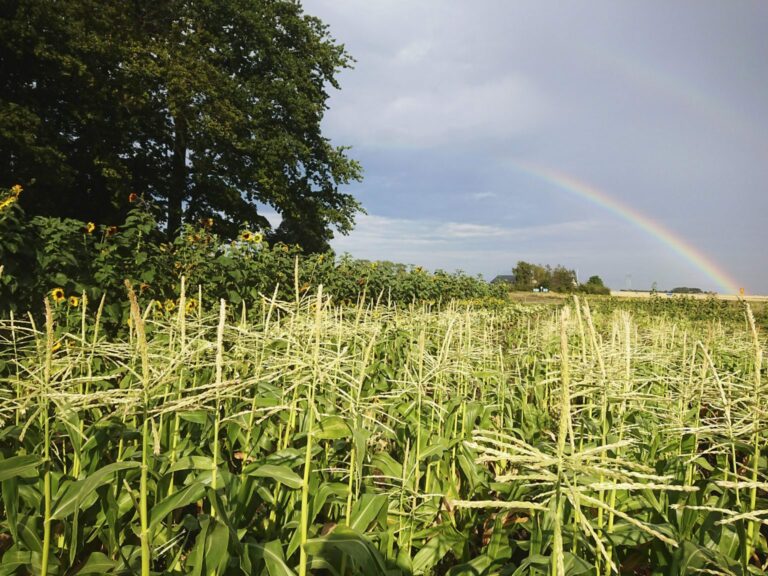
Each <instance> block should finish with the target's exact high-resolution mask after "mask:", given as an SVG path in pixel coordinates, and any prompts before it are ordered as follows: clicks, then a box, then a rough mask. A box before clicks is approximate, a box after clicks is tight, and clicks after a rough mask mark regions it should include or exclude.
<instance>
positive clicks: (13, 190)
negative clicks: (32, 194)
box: [11, 184, 24, 198]
mask: <svg viewBox="0 0 768 576" xmlns="http://www.w3.org/2000/svg"><path fill="white" fill-rule="evenodd" d="M23 191H24V188H22V187H21V184H14V185H13V186H11V194H12V195H13V197H14V198H18V197H19V194H21V193H22V192H23Z"/></svg>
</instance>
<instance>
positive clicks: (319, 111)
mask: <svg viewBox="0 0 768 576" xmlns="http://www.w3.org/2000/svg"><path fill="white" fill-rule="evenodd" d="M350 63H351V59H350V57H349V56H348V55H347V53H346V52H345V51H344V48H343V46H341V45H339V44H337V43H335V41H334V40H333V39H332V38H331V37H330V35H329V33H328V30H327V27H326V26H325V25H324V24H323V23H322V22H321V21H319V20H318V19H316V18H313V17H311V16H307V15H305V14H304V13H303V11H302V7H301V5H300V4H299V3H296V2H292V1H287V0H217V1H211V0H194V1H186V0H184V1H182V0H167V1H161V2H157V1H149V0H137V1H130V2H125V1H122V0H107V1H103V0H68V1H66V2H56V1H53V0H19V1H7V2H3V3H2V5H1V6H0V66H1V67H2V70H3V74H2V75H0V94H1V95H0V174H2V176H0V185H4V186H11V185H13V184H16V183H20V184H22V185H24V187H25V188H26V189H27V193H26V194H25V195H24V197H23V198H22V199H21V202H22V205H23V206H24V207H25V209H26V210H27V211H28V213H29V214H33V215H47V216H58V217H63V218H75V219H78V220H83V221H94V222H121V221H123V220H124V218H125V217H126V215H127V213H128V212H129V210H130V205H129V202H128V197H129V194H130V193H131V192H134V193H138V194H140V195H143V196H144V197H146V198H147V199H148V200H149V199H151V200H153V201H154V205H156V206H157V209H158V214H157V215H156V216H158V218H159V220H160V221H162V222H164V223H165V224H166V226H167V228H168V231H169V232H170V233H171V236H172V237H173V236H175V235H176V234H178V232H179V231H180V229H181V225H182V223H183V222H187V223H191V222H196V221H198V220H199V219H200V218H204V217H205V218H207V217H214V218H215V227H216V230H217V231H218V232H219V233H220V234H222V235H225V236H229V237H232V236H234V234H236V232H237V231H238V230H239V229H240V227H242V226H243V225H244V224H245V223H246V222H249V223H250V224H251V225H259V226H262V227H263V226H266V224H267V223H266V220H264V218H263V217H262V216H261V215H260V214H259V210H258V208H257V205H259V203H260V204H261V205H268V206H271V207H272V208H274V209H275V210H277V211H278V212H280V213H281V214H283V216H284V222H285V224H284V226H282V227H281V230H280V231H279V232H278V235H279V239H280V240H282V241H285V242H290V243H296V242H298V243H301V244H302V245H304V246H305V247H306V249H307V250H309V251H323V250H325V249H326V248H327V240H328V239H329V238H330V237H332V232H331V228H336V229H337V230H339V231H340V232H342V233H346V232H348V231H349V230H350V229H351V227H352V224H353V218H354V214H355V213H356V212H357V211H358V210H359V205H358V203H357V202H356V201H355V200H354V199H353V198H352V197H351V196H350V195H349V194H346V193H342V192H341V191H340V190H339V186H341V185H344V184H347V183H349V182H351V181H353V180H357V179H359V178H360V167H359V166H358V164H357V163H356V162H354V161H353V160H350V159H349V158H348V157H347V155H346V151H345V149H344V147H334V146H332V145H331V143H330V142H329V141H328V140H327V139H326V138H325V137H324V136H323V135H322V132H321V127H320V124H321V121H322V118H323V114H324V112H325V110H326V100H327V98H328V93H327V88H328V87H329V86H330V87H335V88H338V85H337V83H336V80H335V76H336V74H337V73H338V72H339V71H340V70H341V69H343V68H347V67H349V66H350Z"/></svg>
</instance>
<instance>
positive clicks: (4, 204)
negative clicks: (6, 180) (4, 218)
mask: <svg viewBox="0 0 768 576" xmlns="http://www.w3.org/2000/svg"><path fill="white" fill-rule="evenodd" d="M15 202H16V198H15V197H14V196H8V198H6V199H5V200H3V201H0V212H2V211H3V210H5V209H6V208H8V206H10V205H11V204H14V203H15Z"/></svg>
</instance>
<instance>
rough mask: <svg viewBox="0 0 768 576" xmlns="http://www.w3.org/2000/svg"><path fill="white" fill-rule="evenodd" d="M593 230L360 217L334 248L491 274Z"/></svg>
mask: <svg viewBox="0 0 768 576" xmlns="http://www.w3.org/2000/svg"><path fill="white" fill-rule="evenodd" d="M594 227H595V223H594V222H592V221H586V220H580V221H572V222H563V223H557V224H545V225H540V226H524V227H517V228H512V227H501V226H492V225H486V224H475V223H468V222H440V221H437V220H419V219H407V218H388V217H385V216H376V215H370V214H369V215H361V216H359V217H358V218H357V226H356V227H355V229H354V231H353V232H352V233H351V234H350V235H349V236H339V237H337V238H336V239H334V240H333V242H332V245H333V247H334V249H335V250H336V252H338V253H344V252H349V253H350V254H352V256H354V257H356V258H364V259H369V260H391V261H395V262H404V263H409V264H419V265H423V266H426V267H428V268H445V269H449V270H452V269H455V268H461V269H464V270H467V271H469V272H472V273H477V272H486V273H490V272H489V271H493V270H497V269H499V270H506V269H507V268H508V262H510V261H511V262H512V263H514V261H515V260H514V258H513V255H514V254H516V253H519V252H520V250H526V251H528V252H527V253H531V254H533V255H535V254H538V253H539V252H541V251H542V250H544V251H546V250H547V247H548V246H552V245H556V244H558V243H559V242H561V239H562V238H569V237H570V238H576V237H580V236H582V235H583V233H585V232H588V231H590V230H592V229H593V228H594ZM520 257H522V256H520Z"/></svg>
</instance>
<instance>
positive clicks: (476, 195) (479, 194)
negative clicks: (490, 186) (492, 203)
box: [470, 192, 498, 200]
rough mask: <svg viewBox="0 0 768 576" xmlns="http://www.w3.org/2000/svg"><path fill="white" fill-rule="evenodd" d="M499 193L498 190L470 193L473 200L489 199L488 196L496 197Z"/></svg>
mask: <svg viewBox="0 0 768 576" xmlns="http://www.w3.org/2000/svg"><path fill="white" fill-rule="evenodd" d="M497 196H498V194H496V192H475V193H473V194H470V198H472V199H473V200H487V199H488V198H496V197H497Z"/></svg>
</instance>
